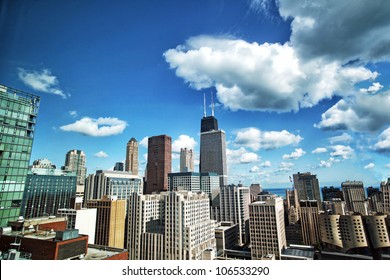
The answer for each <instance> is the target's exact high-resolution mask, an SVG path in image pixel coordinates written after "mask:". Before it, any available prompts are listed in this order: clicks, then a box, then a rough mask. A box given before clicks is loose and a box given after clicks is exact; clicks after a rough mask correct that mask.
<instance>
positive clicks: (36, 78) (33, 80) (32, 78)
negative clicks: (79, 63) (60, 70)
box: [18, 68, 68, 98]
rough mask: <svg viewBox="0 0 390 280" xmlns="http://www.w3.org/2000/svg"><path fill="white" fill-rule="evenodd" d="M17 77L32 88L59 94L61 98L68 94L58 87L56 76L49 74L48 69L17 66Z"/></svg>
mask: <svg viewBox="0 0 390 280" xmlns="http://www.w3.org/2000/svg"><path fill="white" fill-rule="evenodd" d="M18 77H19V79H20V80H21V81H22V82H23V83H24V84H26V85H27V86H29V87H31V88H32V89H34V90H37V91H41V92H46V93H51V94H55V95H59V96H61V97H62V98H67V97H68V96H67V95H66V94H65V93H64V91H63V90H61V89H60V88H59V86H58V85H59V82H58V78H57V77H56V76H54V75H52V74H51V71H50V70H49V69H43V70H42V71H41V72H39V71H29V70H26V69H23V68H18Z"/></svg>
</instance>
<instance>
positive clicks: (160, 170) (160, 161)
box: [145, 135, 172, 194]
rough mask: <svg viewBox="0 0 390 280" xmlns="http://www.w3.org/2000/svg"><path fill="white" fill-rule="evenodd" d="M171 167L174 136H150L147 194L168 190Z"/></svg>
mask: <svg viewBox="0 0 390 280" xmlns="http://www.w3.org/2000/svg"><path fill="white" fill-rule="evenodd" d="M171 169H172V138H171V137H170V136H167V135H159V136H153V137H149V139H148V163H147V165H146V176H145V177H146V188H145V194H151V193H153V192H159V191H166V190H168V173H171Z"/></svg>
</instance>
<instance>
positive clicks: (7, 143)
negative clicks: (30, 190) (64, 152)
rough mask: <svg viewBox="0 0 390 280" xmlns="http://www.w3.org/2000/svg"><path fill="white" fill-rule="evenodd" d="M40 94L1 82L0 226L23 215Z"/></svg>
mask: <svg viewBox="0 0 390 280" xmlns="http://www.w3.org/2000/svg"><path fill="white" fill-rule="evenodd" d="M39 103H40V97H38V96H36V95H33V94H30V93H27V92H23V91H20V90H17V89H13V88H10V87H7V86H4V85H0V226H6V225H7V222H8V221H9V220H16V219H17V218H18V216H19V215H20V209H21V205H22V199H23V192H24V188H25V182H26V177H27V172H28V165H29V162H30V156H31V149H32V145H33V139H34V131H35V124H36V118H37V115H38V109H39Z"/></svg>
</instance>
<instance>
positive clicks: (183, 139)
mask: <svg viewBox="0 0 390 280" xmlns="http://www.w3.org/2000/svg"><path fill="white" fill-rule="evenodd" d="M197 144H198V143H197V142H196V141H195V139H194V138H192V137H190V136H188V135H180V136H179V138H177V139H176V140H174V141H173V143H172V152H174V153H180V149H181V148H187V149H191V150H194V148H195V146H196V145H197Z"/></svg>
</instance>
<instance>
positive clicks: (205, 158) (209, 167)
mask: <svg viewBox="0 0 390 280" xmlns="http://www.w3.org/2000/svg"><path fill="white" fill-rule="evenodd" d="M199 170H200V172H201V173H206V172H212V173H217V174H218V175H219V176H220V185H221V186H225V185H227V167H226V135H225V132H224V131H223V130H220V129H218V121H217V119H216V118H215V117H214V110H213V113H212V115H211V116H206V110H205V113H204V116H203V118H202V120H201V129H200V163H199Z"/></svg>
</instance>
